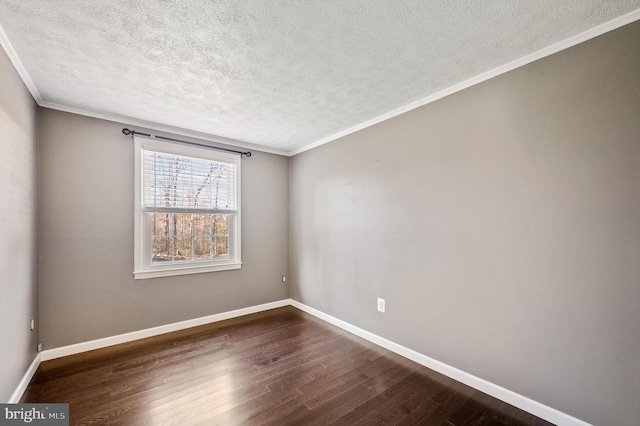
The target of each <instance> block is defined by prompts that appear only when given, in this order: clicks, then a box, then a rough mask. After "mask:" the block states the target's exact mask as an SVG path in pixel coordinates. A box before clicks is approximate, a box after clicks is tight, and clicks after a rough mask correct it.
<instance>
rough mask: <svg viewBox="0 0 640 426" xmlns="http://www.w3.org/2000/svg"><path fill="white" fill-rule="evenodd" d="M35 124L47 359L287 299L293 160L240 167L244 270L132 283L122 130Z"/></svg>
mask: <svg viewBox="0 0 640 426" xmlns="http://www.w3.org/2000/svg"><path fill="white" fill-rule="evenodd" d="M38 124H39V133H40V135H41V136H40V149H41V151H40V159H41V162H40V209H41V214H40V241H39V242H40V244H39V248H40V315H41V318H42V328H41V340H42V342H43V344H44V347H45V349H50V348H55V347H59V346H64V345H69V344H73V343H78V342H84V341H88V340H92V339H97V338H101V337H107V336H112V335H117V334H120V333H125V332H130V331H135V330H140V329H144V328H148V327H154V326H158V325H163V324H168V323H172V322H176V321H182V320H187V319H191V318H197V317H201V316H205V315H211V314H215V313H219V312H226V311H230V310H233V309H238V308H244V307H248V306H253V305H257V304H261V303H266V302H272V301H276V300H281V299H285V298H288V297H289V288H288V285H285V284H283V283H282V282H281V276H282V275H285V274H287V273H288V262H289V249H288V238H289V236H288V220H289V219H288V162H289V160H288V158H286V157H282V156H278V155H272V154H266V153H260V152H257V151H254V155H253V156H252V157H251V158H245V159H244V160H243V161H242V261H243V265H242V269H240V270H234V271H225V272H214V273H204V274H194V275H186V276H179V277H166V278H155V279H147V280H134V279H133V275H132V272H133V219H134V214H133V142H132V140H131V138H129V137H126V136H124V135H123V134H122V133H121V129H122V127H125V126H124V125H123V124H119V123H113V122H109V121H103V120H98V119H94V118H87V117H83V116H79V115H74V114H68V113H63V112H59V111H53V110H49V109H43V110H41V111H40V114H39V123H38ZM136 129H137V130H144V129H141V128H137V127H136Z"/></svg>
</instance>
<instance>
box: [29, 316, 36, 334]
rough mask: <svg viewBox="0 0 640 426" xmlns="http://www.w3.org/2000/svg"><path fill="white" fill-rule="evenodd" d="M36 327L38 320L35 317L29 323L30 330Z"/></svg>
mask: <svg viewBox="0 0 640 426" xmlns="http://www.w3.org/2000/svg"><path fill="white" fill-rule="evenodd" d="M34 328H36V320H35V318H31V322H30V323H29V330H32V331H33V329H34Z"/></svg>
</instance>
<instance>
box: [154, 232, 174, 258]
mask: <svg viewBox="0 0 640 426" xmlns="http://www.w3.org/2000/svg"><path fill="white" fill-rule="evenodd" d="M171 240H172V238H167V237H153V245H152V255H151V261H152V262H171V252H172V250H173V249H172V244H171Z"/></svg>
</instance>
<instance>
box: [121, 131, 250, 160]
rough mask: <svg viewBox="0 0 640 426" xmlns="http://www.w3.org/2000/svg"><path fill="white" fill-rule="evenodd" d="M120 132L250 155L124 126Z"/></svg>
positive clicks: (247, 152)
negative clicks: (153, 134)
mask: <svg viewBox="0 0 640 426" xmlns="http://www.w3.org/2000/svg"><path fill="white" fill-rule="evenodd" d="M122 133H123V134H125V135H127V136H129V135H141V136H148V137H150V138H151V137H154V138H156V139H162V140H165V141H172V142H180V143H186V144H189V145H196V146H202V147H204V148H211V149H217V150H219V151H227V152H233V153H234V154H240V155H246V156H247V157H251V151H245V152H242V151H236V150H235V149H227V148H220V147H219V146H211V145H205V144H201V143H195V142H189V141H183V140H180V139H174V138H168V137H166V136H158V135H155V136H151V135H150V134H149V133H142V132H136V131H135V130H130V129H127V128H126V127H125V128H124V129H122Z"/></svg>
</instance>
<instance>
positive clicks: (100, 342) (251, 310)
mask: <svg viewBox="0 0 640 426" xmlns="http://www.w3.org/2000/svg"><path fill="white" fill-rule="evenodd" d="M289 304H290V299H283V300H278V301H276V302H270V303H264V304H262V305H256V306H249V307H247V308H242V309H236V310H234V311H228V312H222V313H219V314H213V315H208V316H205V317H200V318H194V319H190V320H186V321H180V322H174V323H172V324H166V325H161V326H158V327H152V328H146V329H144V330H138V331H132V332H130V333H124V334H118V335H117V336H110V337H105V338H102V339H96V340H90V341H88V342H82V343H76V344H74V345H69V346H62V347H59V348H54V349H47V350H46V351H42V352H40V358H41V360H42V361H49V360H51V359H56V358H61V357H63V356H69V355H75V354H79V353H82V352H87V351H92V350H94V349H101V348H106V347H108V346H113V345H119V344H121V343H127V342H132V341H134V340H139V339H145V338H147V337H153V336H158V335H160V334H165V333H171V332H173V331H179V330H184V329H186V328H191V327H198V326H200V325H205V324H211V323H214V322H218V321H224V320H227V319H231V318H237V317H241V316H243V315H249V314H255V313H257V312H262V311H268V310H269V309H275V308H281V307H283V306H288V305H289Z"/></svg>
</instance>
